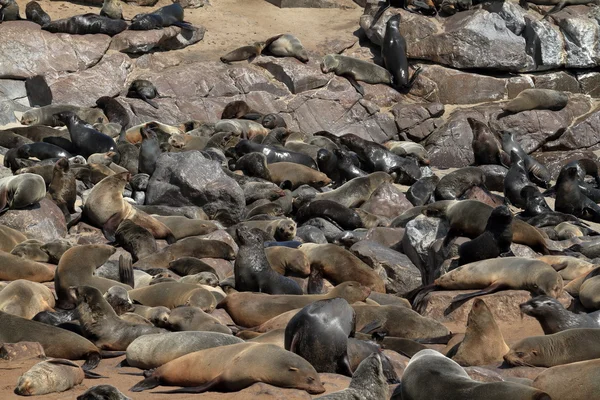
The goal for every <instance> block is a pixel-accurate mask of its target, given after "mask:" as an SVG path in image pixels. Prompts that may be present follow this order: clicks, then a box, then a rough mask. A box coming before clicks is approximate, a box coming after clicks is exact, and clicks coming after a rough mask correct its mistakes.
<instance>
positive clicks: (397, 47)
mask: <svg viewBox="0 0 600 400" xmlns="http://www.w3.org/2000/svg"><path fill="white" fill-rule="evenodd" d="M381 58H382V59H383V65H385V68H386V69H387V70H388V71H389V72H390V73H391V74H392V86H393V87H394V88H395V89H396V90H405V89H410V88H411V87H412V85H413V84H414V83H415V80H416V79H417V78H418V76H419V74H420V73H421V67H419V68H416V69H415V68H414V67H412V65H410V64H409V63H408V57H407V56H406V39H404V37H403V36H402V34H400V14H396V15H394V16H393V17H391V18H390V19H388V21H387V24H386V26H385V35H384V37H383V44H382V45H381ZM408 67H411V68H412V69H413V70H414V72H413V74H412V76H411V77H409V72H408Z"/></svg>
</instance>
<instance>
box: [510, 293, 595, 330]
mask: <svg viewBox="0 0 600 400" xmlns="http://www.w3.org/2000/svg"><path fill="white" fill-rule="evenodd" d="M519 308H520V309H521V312H522V313H524V314H527V315H529V316H531V317H534V318H535V319H537V320H538V322H539V323H540V325H541V326H542V329H543V330H544V333H545V334H546V335H551V334H553V333H558V332H562V331H565V330H567V329H576V328H600V311H595V312H593V313H589V314H576V313H574V312H571V311H569V310H567V309H566V308H565V307H564V306H563V305H562V304H561V302H560V301H558V300H556V299H555V298H552V297H550V296H536V297H534V298H532V299H531V300H529V301H526V302H525V303H521V304H520V305H519Z"/></svg>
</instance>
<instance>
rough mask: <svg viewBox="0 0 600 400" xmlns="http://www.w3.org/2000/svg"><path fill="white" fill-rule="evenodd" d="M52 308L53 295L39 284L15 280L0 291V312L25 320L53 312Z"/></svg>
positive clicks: (53, 303) (53, 304)
mask: <svg viewBox="0 0 600 400" xmlns="http://www.w3.org/2000/svg"><path fill="white" fill-rule="evenodd" d="M54 306H55V301H54V295H53V294H52V292H51V291H50V289H48V288H47V287H46V286H44V285H42V284H41V283H36V282H31V281H27V280H24V279H17V280H15V281H13V282H10V283H9V284H8V285H6V287H5V288H4V289H2V291H0V311H3V312H6V313H9V314H12V315H16V316H18V317H22V318H25V319H32V318H33V317H35V316H36V315H37V314H38V313H40V312H42V311H53V309H54Z"/></svg>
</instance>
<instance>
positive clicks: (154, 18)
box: [129, 3, 193, 31]
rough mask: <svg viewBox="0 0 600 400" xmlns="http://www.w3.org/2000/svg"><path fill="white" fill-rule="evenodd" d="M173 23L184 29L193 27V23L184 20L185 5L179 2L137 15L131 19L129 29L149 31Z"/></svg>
mask: <svg viewBox="0 0 600 400" xmlns="http://www.w3.org/2000/svg"><path fill="white" fill-rule="evenodd" d="M172 25H174V26H178V27H180V28H184V29H193V26H192V25H191V24H189V23H187V22H184V21H183V7H181V5H180V4H179V3H173V4H170V5H168V6H164V7H161V8H159V9H158V10H156V11H154V12H152V13H149V14H138V15H136V16H135V17H133V19H132V20H131V25H130V26H129V29H130V30H134V31H149V30H152V29H162V28H166V27H168V26H172Z"/></svg>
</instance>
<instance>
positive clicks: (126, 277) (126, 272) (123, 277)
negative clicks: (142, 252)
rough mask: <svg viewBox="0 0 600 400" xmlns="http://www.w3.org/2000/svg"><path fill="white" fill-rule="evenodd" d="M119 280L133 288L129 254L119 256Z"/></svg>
mask: <svg viewBox="0 0 600 400" xmlns="http://www.w3.org/2000/svg"><path fill="white" fill-rule="evenodd" d="M119 281H121V283H124V284H126V285H129V286H131V288H132V289H134V285H135V280H134V277H133V264H132V263H131V256H130V255H129V254H121V255H120V256H119Z"/></svg>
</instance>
